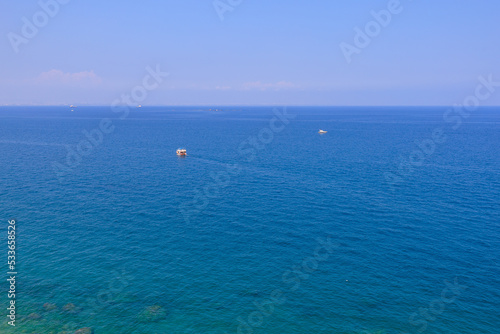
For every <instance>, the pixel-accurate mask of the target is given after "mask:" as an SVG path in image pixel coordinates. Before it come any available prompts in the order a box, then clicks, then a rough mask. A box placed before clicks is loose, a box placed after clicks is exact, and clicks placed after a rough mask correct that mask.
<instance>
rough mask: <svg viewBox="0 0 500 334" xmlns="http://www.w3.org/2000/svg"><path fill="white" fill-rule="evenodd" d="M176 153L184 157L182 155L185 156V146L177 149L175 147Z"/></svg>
mask: <svg viewBox="0 0 500 334" xmlns="http://www.w3.org/2000/svg"><path fill="white" fill-rule="evenodd" d="M176 153H177V155H178V156H180V157H184V156H186V155H187V153H186V149H185V148H179V149H177V151H176Z"/></svg>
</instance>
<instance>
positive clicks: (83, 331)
mask: <svg viewBox="0 0 500 334" xmlns="http://www.w3.org/2000/svg"><path fill="white" fill-rule="evenodd" d="M73 334H94V330H93V329H92V328H90V327H84V328H80V329H78V330H77V331H75V332H74V333H73Z"/></svg>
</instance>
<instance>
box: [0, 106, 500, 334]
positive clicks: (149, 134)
mask: <svg viewBox="0 0 500 334" xmlns="http://www.w3.org/2000/svg"><path fill="white" fill-rule="evenodd" d="M210 108H211V109H212V111H209V110H208V109H210ZM214 109H215V108H214V107H207V108H200V107H193V108H188V107H183V108H174V107H169V108H167V107H163V108H162V107H155V108H152V107H151V108H147V107H144V108H141V109H134V110H132V111H131V113H130V114H129V115H127V117H125V118H124V119H119V117H120V114H118V113H113V112H111V111H110V110H109V108H106V107H79V108H76V109H75V111H74V112H71V111H70V109H69V108H65V107H2V108H0V209H1V211H0V212H1V215H0V221H1V224H2V227H1V230H2V231H3V232H2V235H1V237H0V242H1V243H2V244H3V245H4V246H2V247H1V248H2V249H4V254H3V255H1V256H4V257H5V258H4V260H2V263H3V265H2V271H3V273H2V277H7V271H8V270H7V266H6V260H7V225H8V220H9V219H15V220H16V226H17V230H16V233H17V234H16V237H17V238H16V242H17V254H16V256H17V259H16V260H17V261H16V262H17V268H16V269H17V271H18V276H17V285H16V289H17V291H16V292H17V294H16V305H17V315H18V318H17V322H16V324H17V325H16V328H15V330H13V329H12V328H11V326H9V325H7V321H6V316H5V315H6V314H7V311H6V307H7V305H8V302H9V299H8V298H7V292H6V291H7V290H8V285H7V282H6V281H5V280H3V279H2V281H3V283H2V285H1V286H2V290H3V291H5V292H3V293H1V294H0V306H1V309H3V310H4V311H3V312H4V314H2V319H3V320H2V323H1V324H0V332H1V333H61V332H64V331H65V332H66V333H73V332H74V331H75V330H76V329H78V328H82V327H91V328H93V329H94V331H95V333H97V334H101V333H141V334H142V333H144V334H153V333H269V334H274V333H301V334H304V333H311V334H313V333H314V334H315V333H324V334H326V333H329V334H330V333H344V334H345V333H364V334H366V333H386V334H392V333H424V332H425V333H497V332H498V328H500V312H499V310H500V278H499V277H500V270H499V266H498V263H499V254H500V243H499V236H500V232H499V227H500V214H499V213H500V201H499V200H500V146H499V144H498V143H499V142H500V109H498V108H497V109H495V108H481V109H478V110H476V111H474V112H473V113H472V114H471V116H470V117H469V118H467V119H464V120H463V123H462V124H459V125H458V127H457V128H455V129H454V128H453V126H454V125H455V124H456V123H454V122H455V121H456V119H455V121H454V122H453V123H450V122H446V121H445V120H444V119H443V114H444V112H445V111H446V108H395V107H393V108H340V107H338V108H326V107H325V108H307V107H301V108H298V107H295V108H287V109H286V112H287V113H288V114H290V115H293V116H289V117H288V118H287V117H284V118H283V116H282V118H283V119H285V121H284V122H283V120H281V119H279V118H277V117H276V115H275V114H274V112H273V108H272V107H260V108H250V107H232V108H229V107H219V108H218V109H219V111H213V110H214ZM220 109H222V111H220ZM277 110H278V111H279V113H282V112H283V108H281V107H280V108H277ZM104 118H109V121H110V122H111V123H110V124H107V127H104V128H105V129H107V130H109V126H111V127H113V128H112V129H113V131H112V132H110V133H102V132H101V135H102V138H101V135H99V134H96V133H97V132H96V131H97V130H96V129H99V124H100V122H102V119H104ZM273 119H274V120H273ZM103 122H106V121H103ZM285 123H286V124H285ZM105 125H106V124H105ZM320 128H321V129H324V130H328V133H327V134H324V135H319V134H318V130H319V129H320ZM84 130H85V131H88V132H92V131H93V130H95V131H94V132H92V133H93V135H94V144H92V143H90V144H88V143H86V142H85V140H86V138H87V137H86V136H85V135H84V133H83V132H82V131H84ZM99 131H101V130H99ZM108 132H109V131H108ZM433 132H434V136H433ZM443 138H446V140H444V139H443ZM437 139H439V140H437ZM422 142H423V143H424V144H425V145H427V146H425V145H424V146H422V145H421V144H422ZM89 145H90V146H89ZM419 145H420V146H422V148H421V149H419V148H418V147H419ZM181 146H182V147H185V148H186V149H187V151H188V156H187V157H185V158H179V157H177V156H176V154H175V150H176V149H177V148H178V147H181ZM78 147H79V149H80V153H78ZM68 152H73V153H71V154H70V155H69V156H68ZM75 152H77V153H75ZM75 154H77V156H76V155H75ZM68 163H69V164H68ZM0 254H1V253H0ZM46 303H50V304H55V306H56V309H55V310H52V311H48V310H46V309H45V308H48V305H45V308H44V304H46ZM69 303H72V304H74V305H75V306H74V309H73V310H71V306H67V307H66V308H64V306H65V305H67V304H69Z"/></svg>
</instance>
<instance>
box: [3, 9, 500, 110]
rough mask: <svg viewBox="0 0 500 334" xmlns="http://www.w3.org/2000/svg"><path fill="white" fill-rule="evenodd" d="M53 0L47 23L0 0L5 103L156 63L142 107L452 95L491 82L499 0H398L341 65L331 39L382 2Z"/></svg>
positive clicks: (94, 84) (78, 95) (90, 94)
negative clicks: (160, 76) (220, 8)
mask: <svg viewBox="0 0 500 334" xmlns="http://www.w3.org/2000/svg"><path fill="white" fill-rule="evenodd" d="M54 1H56V0H41V1H40V2H41V3H51V2H54ZM392 1H397V0H392ZM61 2H67V3H66V4H60V5H59V9H58V11H57V13H55V15H53V17H50V16H48V15H47V17H48V19H47V20H46V24H44V22H43V14H40V15H38V16H37V13H39V12H40V11H42V8H41V6H40V3H39V1H32V0H24V1H7V0H2V1H0V3H1V4H2V11H0V50H1V52H0V73H1V76H0V105H4V104H26V105H30V104H42V105H50V104H57V105H59V104H79V105H84V104H90V105H109V104H111V103H112V102H113V101H114V100H115V99H117V98H119V97H120V95H121V94H124V93H125V94H126V93H130V91H131V89H133V88H134V87H135V86H137V85H140V84H141V82H142V80H143V78H144V76H145V75H146V74H147V71H146V67H147V66H150V67H152V68H155V67H156V66H157V65H159V66H160V68H161V70H162V71H167V72H169V73H170V75H169V76H168V77H167V78H166V79H165V80H164V81H163V82H162V84H161V85H160V86H159V87H158V88H157V89H155V90H153V91H151V92H149V93H148V96H147V99H146V100H144V102H143V103H142V104H143V105H452V104H455V103H460V102H462V101H463V99H464V98H465V97H466V96H467V95H470V94H471V93H474V90H475V87H476V86H477V84H478V77H479V76H484V77H487V76H488V75H492V76H493V78H494V79H495V80H496V81H500V68H499V67H500V62H499V59H500V43H499V36H500V20H498V14H499V13H500V2H499V1H496V0H483V1H472V0H470V1H468V0H461V1H456V0H455V1H453V0H441V1H437V2H436V1H430V0H429V1H424V0H418V1H417V0H413V1H411V0H401V1H400V4H399V6H398V8H399V12H398V13H393V14H391V21H390V22H389V23H388V24H386V26H381V25H380V24H379V27H380V29H379V30H380V31H375V30H374V31H373V33H372V35H373V37H371V38H370V39H371V41H370V43H369V45H367V46H366V47H363V48H358V51H359V53H356V54H352V57H351V62H350V63H348V62H347V61H346V57H345V56H344V54H343V52H342V51H341V48H340V46H339V45H340V44H341V43H343V42H344V43H347V44H349V45H352V46H354V47H355V46H356V45H355V42H354V38H355V30H354V29H355V28H356V27H359V28H360V29H361V30H362V31H365V27H366V25H367V24H368V23H369V22H370V21H373V20H374V17H373V16H372V14H371V12H372V11H375V12H380V11H381V10H387V9H388V7H389V2H390V1H378V0H377V1H375V0H372V1H367V0H358V1H351V0H342V1H341V0H339V1H330V0H321V1H320V0H309V1H290V0H273V1H269V0H267V1H264V0H243V1H241V3H240V4H238V1H237V0H220V2H219V4H220V3H223V4H226V6H229V7H230V8H231V9H232V10H228V11H226V12H224V14H223V17H224V20H221V19H220V16H219V15H218V13H217V11H216V9H215V8H214V0H182V1H178V0H175V1H174V0H164V1H140V2H139V1H115V0H110V1H96V0H85V1H82V0H71V1H68V0H65V1H62V0H61ZM229 3H233V5H229ZM229 7H226V8H229ZM51 8H52V9H53V8H54V7H51ZM34 15H35V17H36V18H37V19H38V20H42V21H37V22H38V24H39V25H40V27H39V28H38V32H37V33H36V34H34V36H29V38H26V36H25V35H23V32H22V29H23V25H25V22H24V21H23V17H25V18H26V19H27V20H28V21H29V22H30V23H31V24H34V22H35V20H36V19H35V18H34V17H33V16H34ZM25 30H26V29H25ZM12 36H20V37H22V38H24V42H22V43H18V44H17V46H16V47H17V51H18V52H15V48H14V47H13V45H14V44H15V43H13V42H12V38H13V37H12ZM16 41H19V40H18V39H17V40H16ZM482 103H483V104H484V105H500V88H499V89H498V93H497V94H493V96H492V97H491V98H489V99H488V100H487V101H484V102H482Z"/></svg>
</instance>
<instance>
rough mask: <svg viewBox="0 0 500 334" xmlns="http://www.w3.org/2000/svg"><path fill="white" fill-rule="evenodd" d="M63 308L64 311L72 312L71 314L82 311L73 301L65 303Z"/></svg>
mask: <svg viewBox="0 0 500 334" xmlns="http://www.w3.org/2000/svg"><path fill="white" fill-rule="evenodd" d="M62 310H63V311H64V312H67V313H71V314H74V313H78V312H80V309H79V308H78V307H76V306H75V304H73V303H68V304H66V305H64V306H63V307H62Z"/></svg>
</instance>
